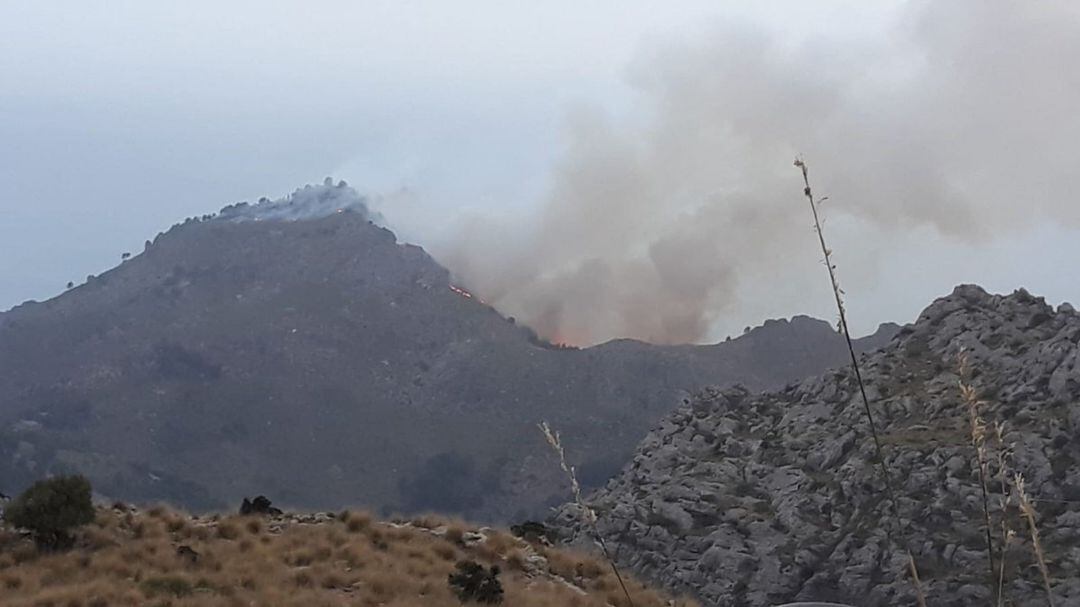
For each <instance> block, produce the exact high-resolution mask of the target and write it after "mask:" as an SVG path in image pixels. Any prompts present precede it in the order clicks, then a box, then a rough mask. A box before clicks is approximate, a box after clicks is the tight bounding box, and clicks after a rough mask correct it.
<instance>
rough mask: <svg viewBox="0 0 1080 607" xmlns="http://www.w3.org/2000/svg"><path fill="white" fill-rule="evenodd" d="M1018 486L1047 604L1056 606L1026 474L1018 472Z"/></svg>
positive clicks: (1020, 501) (1017, 491)
mask: <svg viewBox="0 0 1080 607" xmlns="http://www.w3.org/2000/svg"><path fill="white" fill-rule="evenodd" d="M1014 484H1015V486H1016V498H1017V500H1018V501H1019V503H1020V512H1021V513H1023V515H1024V518H1025V519H1026V520H1027V523H1028V531H1029V532H1030V533H1031V549H1032V551H1033V552H1034V553H1035V560H1037V561H1038V562H1039V573H1041V574H1042V580H1043V587H1044V588H1046V604H1047V605H1049V606H1050V607H1054V596H1053V595H1052V594H1051V591H1050V570H1049V569H1048V568H1047V566H1046V553H1044V552H1043V548H1042V542H1040V541H1039V526H1038V525H1037V524H1036V523H1035V506H1033V505H1032V504H1031V500H1030V499H1029V498H1028V495H1027V492H1026V491H1024V475H1023V474H1020V473H1019V472H1017V473H1016V477H1015V480H1014Z"/></svg>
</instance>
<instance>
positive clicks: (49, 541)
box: [4, 475, 94, 549]
mask: <svg viewBox="0 0 1080 607" xmlns="http://www.w3.org/2000/svg"><path fill="white" fill-rule="evenodd" d="M4 520H5V521H7V522H8V523H11V524H12V525H14V526H16V527H21V528H23V529H28V530H29V531H30V532H31V533H33V535H34V540H35V541H36V542H37V543H38V546H40V547H43V548H48V549H62V548H66V547H69V546H70V545H71V544H72V543H73V540H72V537H71V535H70V534H69V533H68V532H69V531H70V530H71V529H74V528H75V527H78V526H80V525H85V524H87V523H90V522H92V521H93V520H94V505H93V503H92V502H91V501H90V481H88V480H86V478H84V477H82V476H78V475H75V476H58V477H56V478H50V479H46V480H42V481H38V482H36V483H34V484H33V485H32V486H31V487H30V488H29V489H27V490H26V491H24V492H23V493H22V495H20V496H18V497H17V498H15V499H14V500H13V501H12V502H11V503H10V504H9V505H8V506H7V508H6V509H5V510H4Z"/></svg>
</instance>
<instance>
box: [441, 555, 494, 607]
mask: <svg viewBox="0 0 1080 607" xmlns="http://www.w3.org/2000/svg"><path fill="white" fill-rule="evenodd" d="M498 576H499V568H498V567H495V566H492V567H491V569H489V570H485V569H484V566H483V565H481V564H479V563H477V562H476V561H461V562H459V563H458V564H457V573H451V574H450V576H449V583H450V587H451V588H452V589H453V590H454V594H456V595H457V597H458V599H460V600H461V602H463V603H464V602H467V601H476V602H477V603H488V604H492V605H497V604H499V603H502V600H503V588H502V583H501V582H499V578H498Z"/></svg>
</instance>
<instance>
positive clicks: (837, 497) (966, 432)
mask: <svg viewBox="0 0 1080 607" xmlns="http://www.w3.org/2000/svg"><path fill="white" fill-rule="evenodd" d="M1078 343H1080V315H1077V314H1076V313H1075V312H1074V311H1073V309H1072V307H1071V306H1068V305H1062V306H1061V307H1060V308H1059V309H1058V310H1057V311H1055V310H1054V309H1052V308H1051V307H1049V306H1047V305H1046V304H1045V303H1044V302H1043V301H1042V300H1041V299H1037V298H1034V297H1032V296H1030V295H1028V294H1027V293H1026V292H1024V291H1018V292H1016V293H1014V294H1012V295H1009V296H999V295H988V294H987V293H986V292H984V291H983V290H981V289H979V288H978V287H972V286H964V287H959V288H957V289H956V290H955V291H954V292H953V293H952V294H951V295H949V296H948V297H944V298H942V299H939V300H937V301H936V302H934V303H933V305H931V306H930V307H929V308H927V309H926V310H925V312H924V313H923V314H922V315H921V316H920V317H919V319H918V322H916V323H915V324H914V325H913V326H910V327H907V328H905V329H904V330H903V331H901V333H900V335H899V337H898V338H897V339H896V340H894V341H893V342H892V343H891V344H890V345H889V346H888V347H886V348H885V349H884V350H882V351H879V352H877V353H875V354H872V355H870V356H868V357H866V358H865V359H864V363H863V377H864V378H865V380H866V383H867V388H868V391H869V393H870V397H871V399H872V403H873V410H874V412H875V415H876V421H877V423H878V427H879V429H880V433H881V438H882V441H883V442H884V445H885V454H886V465H887V468H888V469H889V470H890V471H891V475H892V479H893V483H894V486H895V488H896V494H897V496H898V502H899V517H900V523H901V528H900V530H899V532H898V533H897V534H896V536H895V537H896V538H897V542H898V543H899V544H901V545H902V547H899V546H898V545H897V543H890V542H889V540H888V539H887V537H886V532H887V530H889V529H893V528H894V526H893V525H892V524H891V520H892V519H891V518H890V516H889V514H888V512H889V511H888V509H887V508H888V500H887V499H885V497H884V492H883V483H882V478H881V475H880V473H879V472H878V469H877V467H876V465H875V461H874V456H873V454H874V450H873V445H872V441H871V438H870V436H869V434H868V426H867V422H866V418H865V415H864V412H863V405H862V402H861V400H860V399H859V398H858V391H857V386H856V384H855V383H854V381H853V378H852V374H851V373H850V372H849V371H848V370H837V371H832V372H829V373H826V374H825V375H822V376H819V377H816V378H812V379H807V380H805V381H802V382H799V383H794V384H791V385H789V386H787V387H786V388H784V389H783V390H780V391H776V392H770V393H766V394H762V395H754V394H752V393H750V392H748V391H747V390H745V389H742V388H737V387H736V388H727V389H707V390H704V391H702V392H700V393H699V394H698V395H696V396H695V397H694V398H693V399H692V400H691V401H690V402H689V403H688V404H687V405H686V406H684V407H681V408H679V409H678V410H677V411H675V412H674V413H672V414H671V415H669V416H668V417H667V418H666V419H665V420H664V421H663V422H661V424H660V425H659V426H658V427H657V428H655V429H654V430H653V431H652V432H651V433H650V434H649V436H648V437H647V438H646V439H645V440H644V442H642V444H641V445H640V447H639V448H638V451H637V454H636V455H635V456H634V457H633V461H632V463H630V464H629V465H627V466H626V467H625V468H624V469H623V471H622V472H621V473H620V474H619V475H618V476H617V477H615V478H614V479H613V480H612V481H611V482H609V483H608V485H607V486H606V487H605V488H604V489H603V490H601V491H599V492H597V493H596V494H595V495H594V496H593V497H592V498H591V500H590V502H591V503H592V505H593V506H594V507H595V509H596V510H597V512H598V514H599V517H600V521H599V527H600V530H601V532H602V533H603V534H604V535H605V537H606V538H607V541H608V544H609V546H610V547H611V550H612V551H613V553H615V554H617V555H619V560H620V561H621V562H622V563H623V564H624V565H626V566H628V567H629V568H631V569H633V570H634V571H636V572H637V573H638V574H639V575H642V576H644V577H645V578H647V579H651V580H654V581H657V582H660V583H663V584H664V585H665V586H666V587H668V588H670V589H678V590H679V591H685V592H692V593H694V594H696V595H697V596H699V597H700V598H701V599H702V600H703V602H705V603H707V604H719V605H748V606H763V605H772V604H775V603H782V602H785V601H788V600H796V599H798V600H834V601H839V602H846V603H850V604H853V605H864V606H867V607H872V606H883V607H884V606H894V605H912V604H915V603H914V597H913V594H912V586H911V584H910V583H909V581H908V580H907V579H903V576H902V572H904V571H905V567H906V558H905V552H904V548H910V549H911V551H912V552H913V553H914V556H915V560H916V562H917V563H918V565H919V567H920V570H921V571H920V573H921V576H922V583H923V587H924V589H925V591H926V595H927V597H928V604H930V605H977V604H978V605H986V604H994V603H993V601H992V600H991V598H990V590H989V586H990V584H989V580H988V578H989V573H988V563H987V553H986V537H985V532H984V527H983V525H982V521H983V520H984V514H983V507H982V503H983V502H982V499H981V486H980V483H979V480H978V470H979V468H978V466H977V465H976V464H975V463H974V462H975V461H976V460H975V451H974V449H973V447H972V444H971V433H970V428H971V423H970V421H969V417H968V409H967V407H966V406H965V404H963V403H962V402H961V399H960V392H959V388H958V381H959V380H960V377H959V376H958V374H957V373H958V371H957V370H958V360H957V358H958V354H959V353H960V351H961V349H963V350H965V351H966V352H967V353H968V355H969V357H970V366H971V369H972V371H971V373H970V375H971V376H972V377H973V378H974V379H971V380H970V382H971V384H972V385H973V386H974V388H975V389H976V391H977V393H978V394H979V395H980V398H983V399H986V401H987V402H986V403H985V404H984V405H982V410H983V413H982V416H983V417H984V419H985V420H986V423H987V424H988V425H989V429H988V432H989V433H990V438H988V443H987V453H988V456H987V457H988V459H989V460H990V463H989V469H988V473H989V475H990V478H991V482H990V483H989V505H990V513H991V517H992V518H993V521H994V523H993V526H994V538H995V539H994V543H995V554H996V553H997V550H998V548H1000V545H1001V542H1000V539H999V538H1000V535H1001V534H1000V528H999V527H998V525H999V523H1000V520H1001V519H1002V509H1001V507H1000V503H1001V501H1000V500H1001V496H1002V491H1001V482H1000V481H1001V479H1000V477H999V476H998V466H997V453H998V447H997V443H996V441H995V440H994V438H993V427H994V426H993V425H994V422H995V421H998V420H1000V421H1001V422H1003V423H1004V442H1005V444H1006V446H1007V448H1008V449H1009V450H1010V452H1011V456H1009V457H1007V460H1006V461H1007V462H1008V470H1007V472H1009V474H1006V486H1007V487H1008V493H1009V496H1010V497H1009V504H1008V508H1007V511H1006V512H1005V517H1004V519H1005V520H1006V522H1007V523H1008V525H1009V528H1011V529H1012V530H1013V531H1014V532H1015V533H1016V535H1015V537H1014V538H1012V539H1011V540H1010V543H1009V545H1010V548H1009V550H1008V551H1007V552H1006V558H1005V562H1006V571H1005V597H1006V599H1007V601H1008V602H1006V603H1005V604H1015V605H1045V604H1047V601H1046V595H1045V592H1044V591H1043V590H1042V580H1041V576H1040V575H1039V570H1038V568H1037V567H1036V562H1035V559H1034V557H1033V556H1032V550H1031V548H1032V546H1031V544H1032V541H1031V537H1030V532H1029V529H1028V526H1027V522H1025V521H1024V520H1022V519H1021V518H1020V516H1019V514H1018V512H1017V504H1018V502H1017V493H1016V488H1015V486H1014V481H1013V478H1012V474H1011V473H1012V472H1019V473H1021V474H1023V476H1024V477H1025V478H1026V480H1027V482H1026V489H1027V493H1028V494H1029V496H1030V497H1031V499H1032V500H1033V501H1034V506H1035V509H1036V510H1037V516H1036V521H1037V524H1038V528H1039V529H1040V533H1041V536H1042V547H1043V549H1044V551H1045V554H1046V557H1047V559H1048V562H1049V574H1050V578H1051V580H1052V583H1053V595H1054V598H1055V599H1056V600H1055V604H1057V605H1076V604H1080V550H1078V549H1077V547H1078V546H1080V441H1078V440H1077V436H1078V433H1080V346H1078ZM555 520H556V522H557V523H558V524H559V525H560V526H561V527H562V528H563V530H564V533H566V534H568V535H569V536H570V537H571V538H574V537H575V536H576V538H577V539H579V540H580V539H582V536H583V534H582V532H581V530H580V528H579V525H578V523H577V520H578V519H577V513H576V508H575V507H573V506H567V507H565V508H563V510H562V511H561V512H560V513H559V515H558V516H557V517H556V518H555ZM995 562H997V563H1000V557H999V556H995Z"/></svg>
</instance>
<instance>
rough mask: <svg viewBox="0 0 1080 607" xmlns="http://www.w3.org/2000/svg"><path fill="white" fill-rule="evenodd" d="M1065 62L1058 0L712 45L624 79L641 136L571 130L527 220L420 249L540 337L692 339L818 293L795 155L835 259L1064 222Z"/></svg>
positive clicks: (976, 1)
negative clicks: (845, 34)
mask: <svg viewBox="0 0 1080 607" xmlns="http://www.w3.org/2000/svg"><path fill="white" fill-rule="evenodd" d="M1077 58H1080V19H1078V15H1077V11H1076V9H1074V8H1072V6H1071V5H1070V3H1063V2H1057V3H1053V2H1038V1H1034V2H1018V1H1004V0H1002V1H986V0H968V1H953V2H933V3H926V4H923V3H918V4H914V5H912V6H910V7H908V9H907V10H906V11H904V12H903V18H902V19H900V21H899V22H898V23H897V24H895V27H894V28H893V29H892V32H891V35H889V36H885V37H882V38H881V39H880V40H877V41H875V42H873V43H865V42H863V43H856V42H836V41H813V42H809V43H805V44H801V45H799V46H797V47H792V46H791V45H788V44H786V42H785V41H784V40H781V39H778V38H776V37H773V36H771V35H769V34H767V33H765V32H763V31H755V30H753V29H750V28H747V27H728V28H723V27H721V28H719V29H716V30H714V31H712V32H711V33H710V35H708V36H706V37H703V38H701V39H698V40H694V41H676V42H672V43H670V44H668V45H666V46H662V47H658V48H653V49H652V50H651V51H650V52H648V53H646V54H644V55H643V56H642V57H641V58H640V59H639V60H638V61H637V62H636V64H635V65H634V66H633V68H632V69H631V71H630V82H631V83H632V84H633V86H634V87H635V88H636V89H637V90H638V91H639V92H640V94H641V95H642V98H643V99H644V100H645V101H646V102H647V104H648V110H649V116H650V117H649V119H648V120H646V121H645V123H644V124H642V123H634V124H621V123H617V122H615V121H614V120H612V119H610V118H608V117H606V116H605V115H604V114H603V113H602V112H599V111H581V112H579V113H577V114H576V115H574V116H573V117H572V120H571V124H570V128H569V137H568V143H567V148H566V150H565V153H564V154H563V156H562V160H561V162H559V163H558V165H557V166H556V167H555V169H554V174H553V180H552V186H551V190H550V193H549V195H548V196H547V197H546V200H545V201H544V204H543V205H542V206H541V208H540V211H539V212H538V213H537V214H536V215H535V216H530V217H526V218H521V220H520V221H518V222H505V221H496V220H492V219H485V218H483V217H470V218H468V220H467V221H465V222H463V224H464V226H465V227H464V228H463V229H462V230H461V231H460V236H459V237H458V238H457V239H456V241H455V242H454V243H453V245H452V246H449V247H444V248H445V250H443V251H436V252H437V253H439V257H440V258H441V260H442V261H444V263H446V264H447V265H449V267H450V268H451V269H452V270H453V271H454V272H455V273H456V274H457V275H458V276H459V278H460V280H461V281H462V283H463V284H465V285H467V286H468V287H469V288H470V289H472V290H473V291H474V292H477V293H478V294H479V295H480V296H481V297H482V298H484V299H485V300H487V301H489V302H492V303H493V304H494V305H495V306H496V307H497V308H499V309H500V310H502V311H503V312H504V313H506V314H511V315H514V316H516V317H518V318H519V319H521V320H523V321H524V322H526V323H529V324H531V325H532V326H533V327H535V328H536V329H537V330H538V331H539V332H540V333H541V334H543V335H545V336H547V337H549V338H551V339H553V340H557V341H569V342H573V343H594V342H598V341H603V340H605V339H609V338H612V337H620V336H627V337H636V338H641V339H646V340H651V341H655V342H668V343H672V342H693V341H698V340H701V339H703V338H704V337H705V336H706V335H707V331H708V329H709V327H710V325H711V324H712V323H713V322H714V321H715V320H716V318H717V317H718V316H719V315H721V314H724V313H725V312H726V311H730V310H732V309H736V308H740V307H741V308H743V309H745V308H746V307H748V306H754V305H755V300H754V298H755V297H759V296H760V297H768V296H769V295H768V294H770V293H773V294H775V293H777V292H779V289H780V285H783V292H784V293H795V294H798V293H799V292H800V290H801V289H803V288H804V287H803V285H813V286H814V288H815V289H818V288H819V287H820V286H821V282H822V281H823V280H824V278H823V277H822V276H821V268H820V265H818V264H819V260H818V258H817V253H816V252H815V250H814V246H815V243H814V241H813V240H812V239H813V235H812V233H811V232H810V230H809V215H808V213H809V211H808V209H807V207H806V206H805V201H804V199H803V198H802V195H801V191H802V185H801V182H800V179H799V175H798V173H797V171H796V170H795V169H794V168H793V167H792V160H793V159H794V157H795V156H796V154H802V155H803V156H804V157H805V159H806V160H807V162H808V164H809V165H810V168H811V177H812V179H814V181H815V187H816V190H817V191H818V192H819V193H823V194H827V195H828V196H829V197H830V200H829V201H828V202H826V203H825V205H824V207H823V209H824V212H825V213H826V215H827V216H828V217H829V219H830V224H829V227H830V228H832V229H833V230H834V235H835V237H836V239H837V240H838V242H840V243H844V242H845V241H848V240H850V241H853V242H854V241H858V242H859V243H860V246H861V247H863V249H862V250H854V251H853V250H851V248H848V249H847V250H846V251H838V254H839V255H840V256H841V257H840V258H841V261H842V262H843V260H844V259H848V260H851V259H853V258H860V257H872V256H873V247H872V246H869V247H868V243H872V242H873V241H874V240H875V239H885V240H888V239H897V238H906V237H907V235H908V234H910V233H912V230H917V229H918V228H930V229H932V230H933V231H935V232H937V233H939V234H943V235H946V236H948V237H955V238H958V239H962V240H965V241H971V242H974V241H978V240H982V239H986V238H992V237H994V236H995V235H998V234H1001V233H1002V232H1004V231H1006V230H1016V229H1022V228H1023V227H1025V226H1029V225H1032V224H1034V223H1037V222H1039V221H1057V222H1067V223H1068V224H1071V225H1077V224H1078V223H1080V222H1078V220H1080V204H1077V203H1076V202H1075V201H1074V199H1075V194H1074V192H1073V190H1074V188H1075V187H1076V184H1075V181H1076V168H1075V167H1077V166H1080V151H1078V150H1080V145H1078V143H1077V142H1078V141H1080V112H1078V111H1077V110H1076V108H1077V107H1080V70H1078V69H1076V66H1075V61H1076V59H1077ZM852 234H858V236H853V235H852ZM860 238H861V240H859V239H860ZM845 256H846V257H845ZM856 265H857V264H856ZM807 288H809V287H807ZM796 296H797V295H796Z"/></svg>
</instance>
